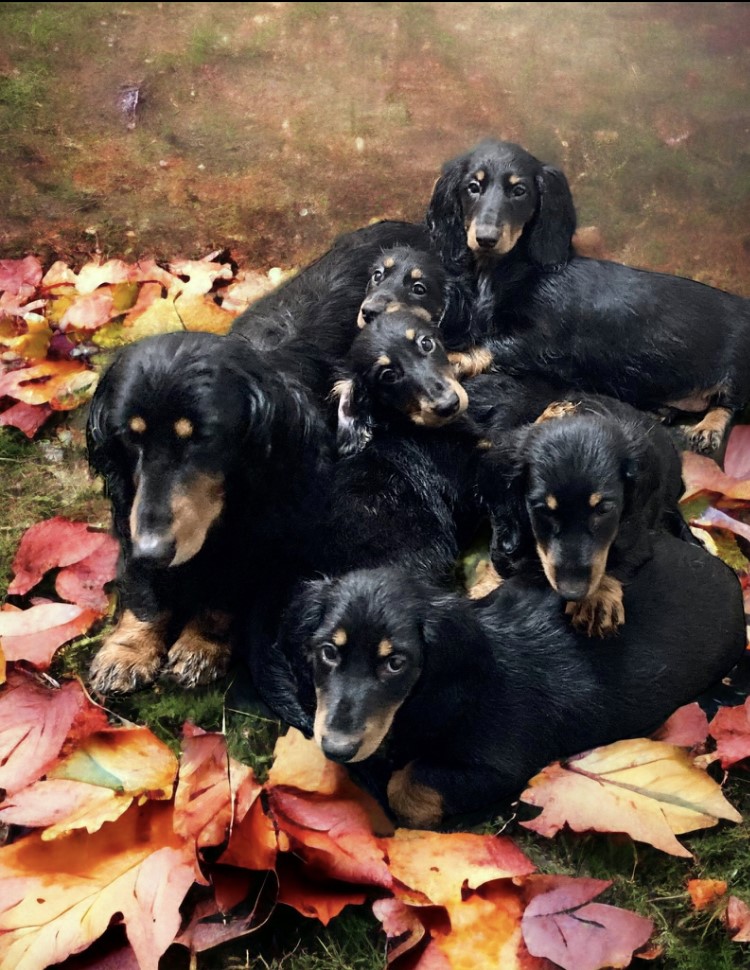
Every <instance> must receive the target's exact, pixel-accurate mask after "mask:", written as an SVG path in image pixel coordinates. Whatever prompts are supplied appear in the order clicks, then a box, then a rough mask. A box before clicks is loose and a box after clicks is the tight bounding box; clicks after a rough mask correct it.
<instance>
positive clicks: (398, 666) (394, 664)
mask: <svg viewBox="0 0 750 970" xmlns="http://www.w3.org/2000/svg"><path fill="white" fill-rule="evenodd" d="M405 666H406V657H400V656H399V655H398V654H397V653H393V654H391V656H390V657H389V658H388V659H387V660H386V662H385V663H384V664H383V669H384V670H385V672H386V673H388V674H400V673H401V671H402V670H403V669H404V667H405Z"/></svg>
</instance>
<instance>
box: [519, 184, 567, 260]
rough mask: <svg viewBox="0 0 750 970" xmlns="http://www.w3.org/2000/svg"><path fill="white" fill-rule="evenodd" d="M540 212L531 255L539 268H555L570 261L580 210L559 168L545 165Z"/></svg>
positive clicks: (533, 227)
mask: <svg viewBox="0 0 750 970" xmlns="http://www.w3.org/2000/svg"><path fill="white" fill-rule="evenodd" d="M537 188H538V190H539V208H538V209H537V213H536V215H535V217H534V219H533V221H532V223H531V227H530V229H531V231H530V233H529V241H528V253H529V256H530V257H531V259H532V260H533V261H534V262H535V263H537V264H538V265H539V266H543V267H545V268H550V269H551V268H553V267H555V266H559V265H560V264H562V263H566V262H567V260H568V259H569V257H570V249H571V246H572V239H573V233H574V232H575V231H576V210H575V205H574V204H573V196H572V195H571V193H570V186H569V185H568V180H567V179H566V178H565V176H564V175H563V173H562V172H561V171H560V169H558V168H553V166H552V165H544V166H543V167H542V174H541V175H537Z"/></svg>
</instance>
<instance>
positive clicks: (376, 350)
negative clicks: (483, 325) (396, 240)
mask: <svg viewBox="0 0 750 970" xmlns="http://www.w3.org/2000/svg"><path fill="white" fill-rule="evenodd" d="M346 373H347V374H348V375H349V376H348V377H347V378H345V379H344V380H342V381H339V383H338V384H337V386H336V392H337V394H338V396H339V415H338V444H339V451H340V452H341V453H344V454H346V453H349V454H351V453H352V452H354V451H357V450H359V449H360V448H361V447H362V445H363V444H364V443H366V441H367V440H368V439H369V436H370V433H371V429H372V427H373V426H374V425H375V424H376V423H377V422H378V421H379V420H388V419H390V418H394V417H398V416H403V417H406V418H407V419H408V420H409V421H411V422H412V423H413V424H416V425H419V426H422V427H428V428H437V427H440V426H441V425H444V424H448V423H449V422H451V421H453V420H454V419H455V418H457V417H458V416H459V415H460V414H462V413H463V412H464V411H465V410H466V407H467V405H468V396H467V394H466V391H465V390H464V388H463V387H462V386H461V384H459V382H458V381H457V380H456V378H455V376H454V373H453V368H452V367H451V364H450V362H449V360H448V356H447V354H446V352H445V348H444V346H443V343H442V341H441V339H440V332H439V330H438V329H437V328H436V327H435V326H434V325H433V324H431V323H429V322H427V321H426V320H424V319H423V317H422V316H421V315H418V316H417V315H415V314H414V313H413V312H411V311H407V310H404V309H402V308H401V307H400V306H398V305H396V304H393V305H392V306H391V307H389V308H388V309H387V310H386V311H385V312H384V313H382V314H380V316H378V317H377V318H376V319H375V320H374V321H373V322H372V323H370V324H368V325H367V326H366V327H365V328H364V329H363V330H362V332H361V333H359V334H358V335H357V337H356V339H355V340H354V342H353V344H352V347H351V349H350V351H349V354H348V356H347V361H346Z"/></svg>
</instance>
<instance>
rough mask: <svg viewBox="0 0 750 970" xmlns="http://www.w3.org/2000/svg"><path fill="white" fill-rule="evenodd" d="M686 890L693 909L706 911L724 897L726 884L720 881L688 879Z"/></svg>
mask: <svg viewBox="0 0 750 970" xmlns="http://www.w3.org/2000/svg"><path fill="white" fill-rule="evenodd" d="M687 889H688V893H689V894H690V899H691V900H692V903H693V909H707V908H708V907H709V906H712V905H713V904H714V903H715V902H716V900H717V899H720V898H721V897H722V896H723V895H724V893H725V892H726V891H727V884H726V883H725V882H724V881H723V880H722V879H688V884H687Z"/></svg>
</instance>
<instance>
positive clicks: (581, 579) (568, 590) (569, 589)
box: [557, 575, 591, 602]
mask: <svg viewBox="0 0 750 970" xmlns="http://www.w3.org/2000/svg"><path fill="white" fill-rule="evenodd" d="M590 582H591V577H590V576H588V575H586V576H566V577H565V578H564V579H563V578H560V577H559V576H558V580H557V592H558V593H559V594H560V596H562V598H563V599H565V600H572V601H574V602H578V601H580V600H582V599H585V598H586V594H587V593H588V591H589V585H590Z"/></svg>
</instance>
